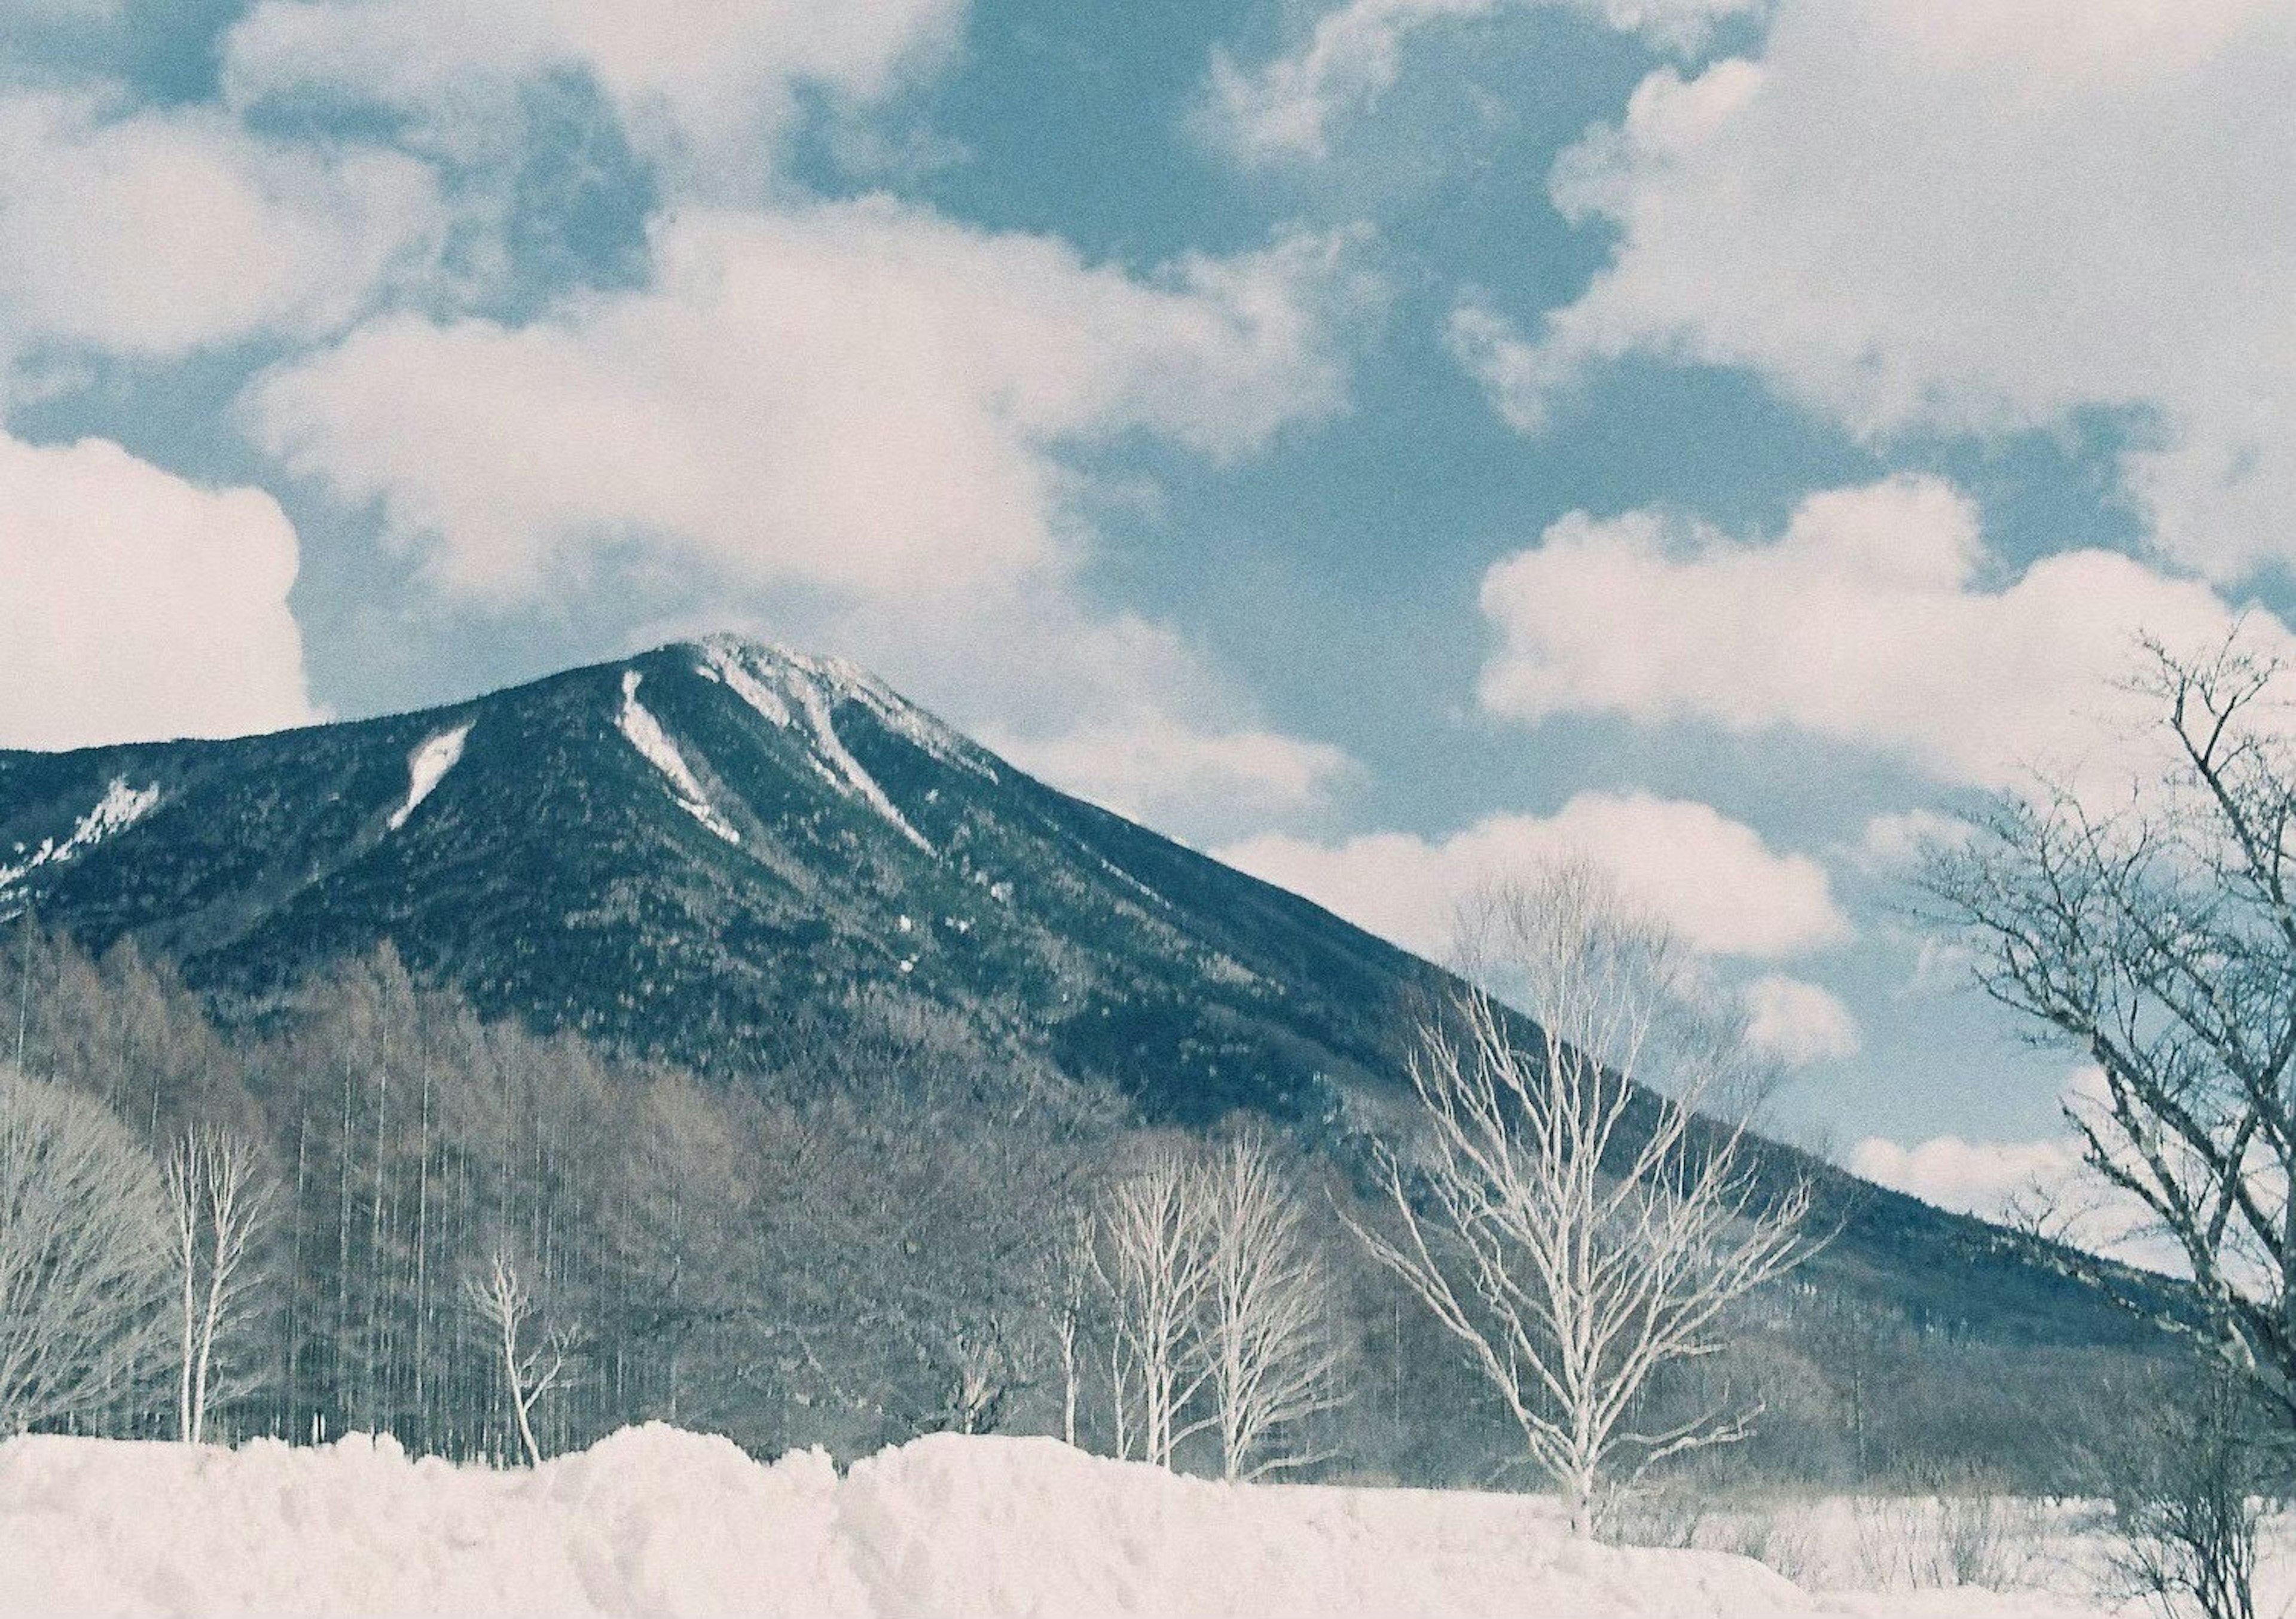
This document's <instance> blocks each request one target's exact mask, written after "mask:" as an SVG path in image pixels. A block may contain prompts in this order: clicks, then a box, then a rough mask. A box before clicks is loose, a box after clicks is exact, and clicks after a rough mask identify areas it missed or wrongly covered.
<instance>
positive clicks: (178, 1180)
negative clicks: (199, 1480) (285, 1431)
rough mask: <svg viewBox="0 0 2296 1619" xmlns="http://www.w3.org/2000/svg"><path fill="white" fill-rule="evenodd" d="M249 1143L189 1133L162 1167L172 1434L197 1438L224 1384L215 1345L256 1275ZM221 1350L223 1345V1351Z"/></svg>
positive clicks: (239, 1314)
mask: <svg viewBox="0 0 2296 1619" xmlns="http://www.w3.org/2000/svg"><path fill="white" fill-rule="evenodd" d="M256 1174H257V1157H256V1150H255V1146H254V1143H253V1142H251V1141H247V1140H246V1139H245V1138H243V1137H241V1136H236V1135H233V1134H230V1133H228V1132H224V1131H220V1130H216V1129H211V1128H201V1129H196V1130H193V1131H191V1132H187V1133H186V1134H185V1135H184V1137H183V1139H182V1140H180V1141H177V1142H176V1148H175V1150H174V1151H173V1152H171V1153H170V1154H168V1162H167V1164H166V1165H165V1166H164V1168H163V1169H162V1171H161V1180H162V1182H163V1183H164V1185H165V1186H166V1189H167V1194H168V1212H169V1214H170V1215H171V1217H172V1221H171V1224H172V1231H173V1235H174V1249H175V1261H176V1271H177V1272H178V1277H177V1280H178V1281H179V1283H180V1284H181V1285H180V1288H179V1301H178V1302H179V1305H180V1308H179V1310H178V1312H177V1313H178V1320H177V1325H178V1328H179V1329H180V1330H179V1334H178V1338H179V1353H178V1355H177V1368H176V1374H177V1375H176V1436H177V1437H179V1438H181V1439H184V1440H185V1441H188V1442H189V1443H193V1444H198V1443H201V1440H202V1438H203V1437H204V1436H205V1435H206V1431H207V1419H208V1416H209V1412H211V1411H212V1410H214V1409H215V1406H216V1404H217V1402H218V1400H219V1398H220V1397H221V1396H222V1394H223V1392H224V1387H225V1379H224V1378H223V1377H222V1373H223V1371H224V1365H223V1362H222V1360H221V1359H219V1357H218V1355H217V1347H218V1345H219V1344H221V1343H223V1341H224V1340H225V1339H226V1338H227V1337H230V1336H231V1334H232V1333H233V1331H234V1329H237V1328H238V1327H240V1326H241V1325H242V1324H243V1323H242V1318H243V1316H244V1314H245V1312H246V1306H247V1304H248V1299H249V1295H250V1291H251V1290H252V1289H253V1288H255V1287H256V1286H257V1285H258V1282H259V1281H260V1278H259V1277H258V1276H257V1275H256V1274H255V1272H254V1271H253V1270H252V1269H251V1268H250V1265H249V1263H248V1255H249V1250H250V1247H252V1246H253V1244H254V1242H255V1239H256V1238H257V1236H258V1234H259V1233H260V1231H261V1230H262V1225H263V1222H264V1220H265V1219H266V1217H267V1214H268V1207H269V1195H268V1193H267V1192H266V1190H265V1189H264V1188H263V1187H262V1186H261V1185H260V1184H258V1182H257V1179H256ZM226 1353H227V1351H226Z"/></svg>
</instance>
